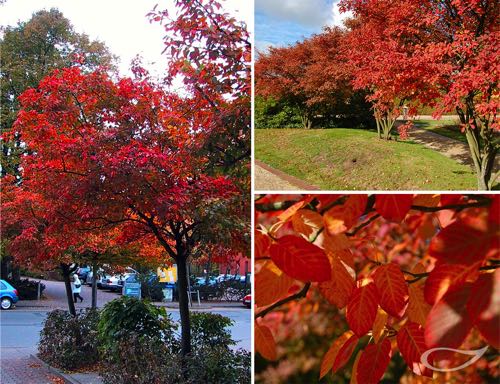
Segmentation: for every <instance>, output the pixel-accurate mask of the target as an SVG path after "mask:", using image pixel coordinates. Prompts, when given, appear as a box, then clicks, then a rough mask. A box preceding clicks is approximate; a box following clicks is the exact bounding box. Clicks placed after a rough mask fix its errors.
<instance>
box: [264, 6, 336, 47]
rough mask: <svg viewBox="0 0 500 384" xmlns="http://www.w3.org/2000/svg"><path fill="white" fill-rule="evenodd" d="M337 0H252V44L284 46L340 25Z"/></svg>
mask: <svg viewBox="0 0 500 384" xmlns="http://www.w3.org/2000/svg"><path fill="white" fill-rule="evenodd" d="M338 1H339V0H255V47H256V49H257V50H258V51H263V50H265V49H266V48H267V47H269V46H271V45H273V46H285V45H289V44H294V43H295V42H297V41H300V40H304V38H306V37H309V36H311V35H312V34H314V33H319V32H321V31H322V29H323V27H324V26H327V25H334V24H335V25H341V23H342V19H343V17H345V16H344V15H341V14H340V13H339V11H338V8H337V3H338Z"/></svg>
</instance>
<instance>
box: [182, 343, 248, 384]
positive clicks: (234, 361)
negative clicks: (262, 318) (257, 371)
mask: <svg viewBox="0 0 500 384" xmlns="http://www.w3.org/2000/svg"><path fill="white" fill-rule="evenodd" d="M250 367H251V357H250V352H248V351H245V350H242V349H240V350H237V351H233V350H232V349H230V348H227V347H226V346H223V345H221V346H217V347H211V348H209V347H206V346H205V347H203V348H201V349H199V350H197V351H196V352H194V353H193V355H192V356H191V357H190V358H189V360H188V372H189V378H188V381H187V383H189V384H206V383H218V384H250V376H251V374H250Z"/></svg>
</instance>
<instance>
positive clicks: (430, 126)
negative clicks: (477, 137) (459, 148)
mask: <svg viewBox="0 0 500 384" xmlns="http://www.w3.org/2000/svg"><path fill="white" fill-rule="evenodd" d="M413 123H414V124H415V125H416V126H417V127H420V128H423V129H426V130H428V131H431V132H434V133H437V134H439V135H442V136H446V137H450V138H452V139H455V140H458V141H461V142H462V143H465V144H467V139H466V138H465V134H464V133H462V132H460V127H459V126H458V123H457V122H456V121H454V120H446V119H441V120H415V121H414V122H413Z"/></svg>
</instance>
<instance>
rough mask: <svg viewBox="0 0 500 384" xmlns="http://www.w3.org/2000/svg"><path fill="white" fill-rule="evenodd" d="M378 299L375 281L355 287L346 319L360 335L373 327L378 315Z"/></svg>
mask: <svg viewBox="0 0 500 384" xmlns="http://www.w3.org/2000/svg"><path fill="white" fill-rule="evenodd" d="M378 299H379V296H378V292H377V287H375V284H373V283H368V284H367V285H365V286H362V287H357V288H355V289H354V291H353V293H352V295H351V298H350V299H349V303H348V304H347V310H346V319H347V323H348V324H349V326H350V327H351V329H352V330H353V332H354V333H355V334H356V335H357V336H358V337H361V336H364V335H366V333H367V332H368V331H369V330H370V329H372V325H373V322H374V321H375V317H376V316H377V307H378Z"/></svg>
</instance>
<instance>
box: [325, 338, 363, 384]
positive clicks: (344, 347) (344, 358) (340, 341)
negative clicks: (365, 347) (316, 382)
mask: <svg viewBox="0 0 500 384" xmlns="http://www.w3.org/2000/svg"><path fill="white" fill-rule="evenodd" d="M358 340H359V339H358V338H357V337H356V336H355V335H354V333H353V332H352V331H347V332H345V333H344V334H342V335H341V336H340V337H338V338H337V339H336V340H335V341H334V342H333V344H332V345H331V347H330V349H328V351H327V352H326V354H325V356H324V357H323V361H322V362H321V370H320V374H319V378H320V379H321V378H322V377H323V376H325V375H326V374H327V373H328V371H330V370H331V369H333V372H336V371H338V370H339V369H340V368H342V367H343V366H344V365H345V364H346V363H347V362H348V361H349V358H350V357H351V354H352V352H353V350H354V348H355V347H356V344H357V343H358Z"/></svg>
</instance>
